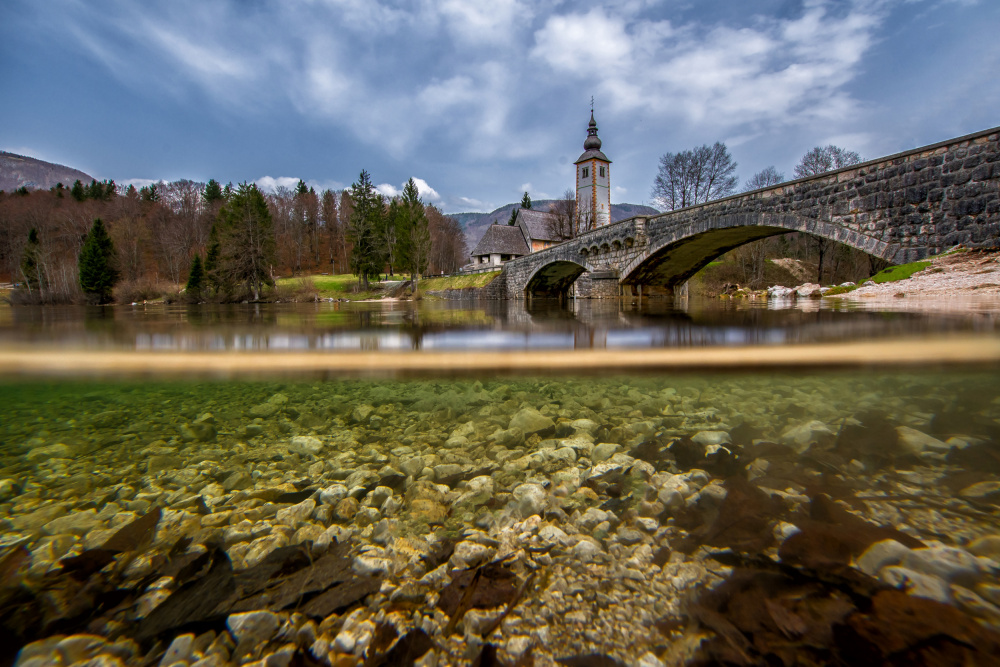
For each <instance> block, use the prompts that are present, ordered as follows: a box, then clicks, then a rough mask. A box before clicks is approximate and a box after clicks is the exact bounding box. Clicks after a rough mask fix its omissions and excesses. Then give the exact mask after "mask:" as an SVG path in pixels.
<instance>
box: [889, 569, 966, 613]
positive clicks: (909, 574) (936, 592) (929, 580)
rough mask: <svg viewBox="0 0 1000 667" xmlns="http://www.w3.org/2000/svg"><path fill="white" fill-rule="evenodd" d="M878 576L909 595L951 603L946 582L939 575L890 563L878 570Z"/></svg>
mask: <svg viewBox="0 0 1000 667" xmlns="http://www.w3.org/2000/svg"><path fill="white" fill-rule="evenodd" d="M878 578H879V581H881V582H882V583H884V584H887V585H889V586H893V587H895V588H899V589H901V590H904V591H906V592H907V593H909V594H910V595H914V596H916V597H919V598H927V599H929V600H935V601H937V602H942V603H944V604H950V603H951V591H950V590H949V588H948V582H946V581H944V580H943V579H940V578H939V577H935V576H933V575H930V574H924V573H922V572H917V571H915V570H911V569H909V568H906V567H900V566H898V565H890V566H889V567H886V568H883V569H882V571H881V572H879V577H878Z"/></svg>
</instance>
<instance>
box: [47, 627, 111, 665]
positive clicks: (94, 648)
mask: <svg viewBox="0 0 1000 667" xmlns="http://www.w3.org/2000/svg"><path fill="white" fill-rule="evenodd" d="M107 644H108V641H107V640H106V639H105V638H104V637H98V636H97V635H85V634H80V635H70V636H69V637H66V638H65V639H63V640H60V642H59V643H58V644H56V651H57V652H58V653H59V654H60V655H61V656H62V659H63V661H64V663H65V664H72V663H74V662H80V661H83V660H90V659H91V658H94V657H96V656H97V654H98V653H100V652H101V651H102V650H103V649H104V647H105V646H107Z"/></svg>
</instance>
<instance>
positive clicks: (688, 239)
mask: <svg viewBox="0 0 1000 667" xmlns="http://www.w3.org/2000/svg"><path fill="white" fill-rule="evenodd" d="M788 232H808V233H810V234H815V235H816V236H821V237H824V238H828V239H833V240H835V241H838V242H840V243H844V244H847V245H849V246H852V247H854V248H857V249H859V250H863V251H865V252H867V253H869V254H872V255H875V256H877V257H881V258H883V259H886V260H888V261H890V262H892V263H894V264H901V263H905V262H911V261H914V260H917V259H922V258H924V257H927V256H929V255H935V254H938V253H940V252H942V251H943V250H945V249H947V248H949V247H951V246H954V245H957V244H960V243H961V244H964V245H966V246H969V247H997V246H1000V128H994V129H991V130H986V131H983V132H978V133H975V134H971V135H967V136H964V137H959V138H957V139H952V140H950V141H946V142H941V143H939V144H934V145H932V146H925V147H923V148H918V149H914V150H911V151H907V152H905V153H899V154H896V155H891V156H888V157H885V158H880V159H878V160H872V161H869V162H865V163H863V164H860V165H855V166H852V167H848V168H845V169H839V170H836V171H830V172H826V173H823V174H820V175H817V176H811V177H808V178H803V179H799V180H795V181H790V182H788V183H782V184H780V185H776V186H773V187H769V188H763V189H760V190H754V191H753V192H747V193H744V194H740V195H734V196H732V197H727V198H725V199H719V200H716V201H712V202H709V203H707V204H701V205H698V206H691V207H688V208H685V209H680V210H677V211H670V212H668V213H664V214H661V215H657V216H647V217H636V218H630V219H628V220H622V221H620V222H616V223H614V224H611V225H607V226H604V227H600V228H598V229H594V230H591V231H589V232H585V233H583V234H581V235H580V236H578V237H577V238H575V239H572V240H569V241H565V242H563V243H560V244H557V245H554V246H552V247H550V248H547V249H545V250H541V251H539V252H535V253H532V254H530V255H526V256H524V257H520V258H518V259H515V260H511V261H509V262H507V263H506V264H504V267H503V271H502V272H501V274H500V276H498V277H497V278H496V279H495V280H494V281H493V283H491V284H490V286H489V287H488V288H487V290H486V296H488V297H491V298H515V299H516V298H524V297H526V296H531V295H538V296H565V295H568V294H575V295H576V296H589V297H594V298H602V297H616V296H618V295H619V294H621V291H622V286H632V287H633V289H634V288H635V287H639V288H640V289H641V286H642V285H651V286H657V287H665V288H669V289H672V288H673V287H674V286H676V285H679V284H681V283H683V282H684V281H686V280H687V279H688V278H690V277H691V276H693V275H694V274H695V273H697V272H698V270H700V269H701V268H702V267H704V266H705V265H706V264H708V262H710V261H712V260H713V259H714V258H716V257H718V256H719V255H721V254H723V253H725V252H727V251H729V250H732V249H733V248H736V247H738V246H740V245H743V244H744V243H748V242H750V241H756V240H758V239H762V238H765V237H768V236H774V235H776V234H786V233H788Z"/></svg>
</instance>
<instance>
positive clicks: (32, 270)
mask: <svg viewBox="0 0 1000 667" xmlns="http://www.w3.org/2000/svg"><path fill="white" fill-rule="evenodd" d="M40 259H41V243H40V242H39V241H38V230H37V229H35V228H34V227H32V228H31V231H30V232H28V243H27V244H26V245H25V246H24V251H23V252H22V253H21V277H22V278H23V279H24V286H25V287H27V288H28V293H29V294H30V293H31V292H33V291H34V290H41V289H44V287H45V281H44V280H43V277H42V267H41V265H40V264H39V261H40Z"/></svg>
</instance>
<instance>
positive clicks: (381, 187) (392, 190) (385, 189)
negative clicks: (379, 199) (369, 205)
mask: <svg viewBox="0 0 1000 667" xmlns="http://www.w3.org/2000/svg"><path fill="white" fill-rule="evenodd" d="M375 189H376V190H378V191H379V192H380V193H381V194H382V196H383V197H388V198H389V199H392V198H393V197H398V196H399V195H401V194H402V193H403V191H402V190H400V189H399V188H397V187H396V186H395V185H389V184H388V183H380V184H378V185H376V186H375Z"/></svg>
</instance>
